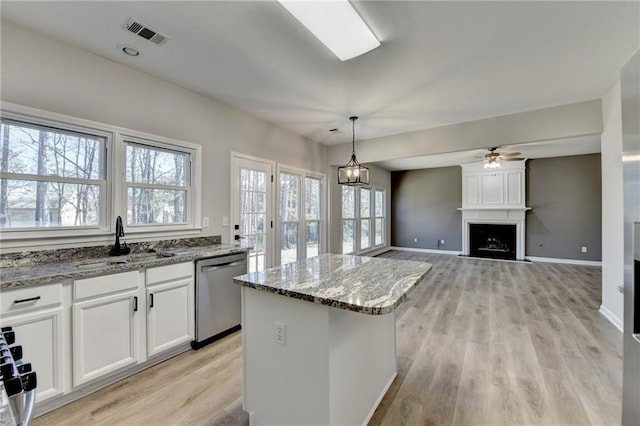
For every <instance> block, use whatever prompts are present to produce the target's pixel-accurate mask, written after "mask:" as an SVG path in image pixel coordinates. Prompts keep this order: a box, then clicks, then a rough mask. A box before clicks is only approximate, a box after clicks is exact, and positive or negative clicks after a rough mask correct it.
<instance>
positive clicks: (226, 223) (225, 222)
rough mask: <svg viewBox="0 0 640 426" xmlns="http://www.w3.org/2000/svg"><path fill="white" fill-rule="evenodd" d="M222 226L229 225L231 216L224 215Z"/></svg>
mask: <svg viewBox="0 0 640 426" xmlns="http://www.w3.org/2000/svg"><path fill="white" fill-rule="evenodd" d="M222 226H229V218H228V217H227V216H222Z"/></svg>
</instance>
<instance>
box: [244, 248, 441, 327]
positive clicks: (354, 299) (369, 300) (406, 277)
mask: <svg viewBox="0 0 640 426" xmlns="http://www.w3.org/2000/svg"><path fill="white" fill-rule="evenodd" d="M430 270H431V264H429V263H425V262H415V261H411V260H395V259H378V258H373V257H364V256H350V255H336V254H323V255H320V256H317V257H313V258H311V259H306V260H302V261H299V262H296V263H289V264H286V265H282V266H278V267H275V268H270V269H267V270H266V271H260V272H251V273H249V274H246V275H241V276H239V277H235V278H234V281H235V282H236V284H240V285H243V286H246V287H251V288H255V289H258V290H264V291H269V292H272V293H276V294H280V295H283V296H288V297H293V298H295V299H301V300H306V301H309V302H313V303H319V304H322V305H328V306H332V307H336V308H340V309H346V310H351V311H355V312H360V313H364V314H370V315H382V314H387V313H390V312H392V311H393V310H394V309H395V307H397V306H398V305H399V304H400V303H401V302H402V301H403V300H404V299H405V298H406V296H407V294H408V293H409V291H410V290H412V289H413V288H414V287H415V286H416V285H418V284H419V283H420V281H421V280H422V279H423V278H424V277H425V276H426V275H427V273H428V272H429V271H430Z"/></svg>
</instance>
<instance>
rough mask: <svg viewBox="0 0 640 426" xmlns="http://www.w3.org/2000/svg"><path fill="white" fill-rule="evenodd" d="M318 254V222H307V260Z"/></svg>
mask: <svg viewBox="0 0 640 426" xmlns="http://www.w3.org/2000/svg"><path fill="white" fill-rule="evenodd" d="M318 254H320V222H307V258H309V257H313V256H317V255H318Z"/></svg>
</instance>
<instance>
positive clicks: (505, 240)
mask: <svg viewBox="0 0 640 426" xmlns="http://www.w3.org/2000/svg"><path fill="white" fill-rule="evenodd" d="M516 243H517V227H516V225H501V224H491V223H470V224H469V255H471V256H475V257H487V258H491V259H509V260H516V252H517V250H516Z"/></svg>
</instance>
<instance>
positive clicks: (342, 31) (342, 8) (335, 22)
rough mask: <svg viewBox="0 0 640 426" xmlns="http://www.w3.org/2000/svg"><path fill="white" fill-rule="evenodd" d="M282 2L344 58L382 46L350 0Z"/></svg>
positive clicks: (286, 0) (328, 46)
mask: <svg viewBox="0 0 640 426" xmlns="http://www.w3.org/2000/svg"><path fill="white" fill-rule="evenodd" d="M278 3H280V4H281V5H282V7H284V8H285V9H287V11H289V13H291V14H292V15H293V16H294V17H295V18H296V19H297V20H298V21H300V23H301V24H302V25H303V26H304V27H306V28H307V30H309V31H310V32H311V33H312V34H313V35H314V36H315V37H316V38H317V39H318V40H320V41H321V42H322V44H324V45H325V46H326V47H327V48H328V49H329V50H331V51H332V52H333V54H334V55H336V56H337V57H338V59H340V60H341V61H346V60H349V59H352V58H355V57H356V56H360V55H362V54H365V53H367V52H369V51H370V50H373V49H375V48H376V47H378V46H380V42H379V41H378V39H377V38H376V36H375V35H373V33H372V32H371V30H370V29H369V27H368V26H367V24H366V23H365V22H364V20H363V19H362V18H361V17H360V15H359V14H358V12H356V10H355V9H354V8H353V6H352V5H351V3H349V2H348V1H347V0H334V1H300V0H278Z"/></svg>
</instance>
